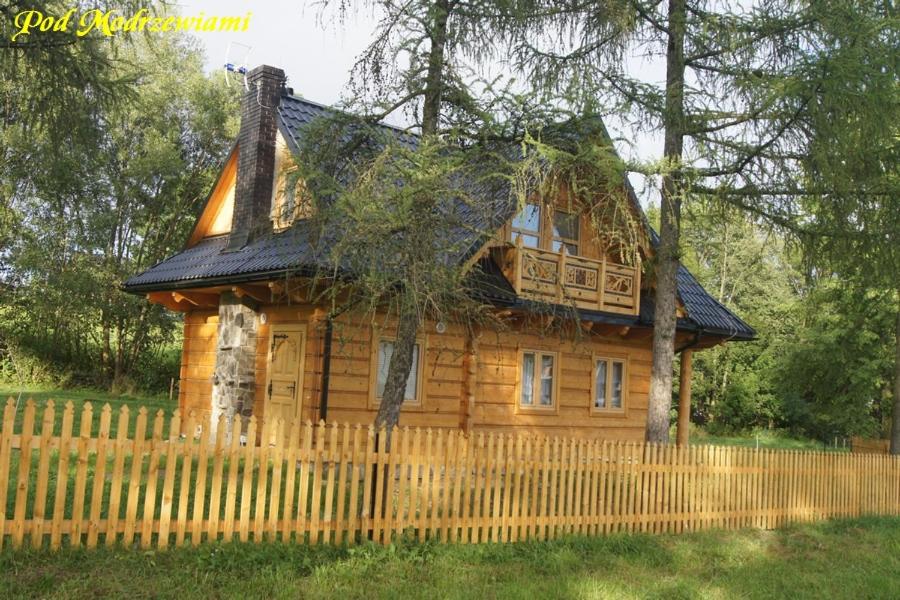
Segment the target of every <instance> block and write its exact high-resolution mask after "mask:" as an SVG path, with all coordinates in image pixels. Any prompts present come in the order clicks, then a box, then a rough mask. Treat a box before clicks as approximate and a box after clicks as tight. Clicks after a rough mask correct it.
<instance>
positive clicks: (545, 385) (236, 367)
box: [124, 66, 754, 440]
mask: <svg viewBox="0 0 900 600" xmlns="http://www.w3.org/2000/svg"><path fill="white" fill-rule="evenodd" d="M247 83H248V90H249V91H248V92H247V93H246V94H245V98H244V99H243V101H242V106H241V111H242V114H241V117H242V119H241V128H240V133H239V136H238V140H237V142H236V144H235V146H234V150H233V151H232V153H231V155H230V157H229V158H228V160H227V162H226V163H225V166H224V167H223V169H222V171H221V174H220V176H219V178H218V181H217V182H216V184H215V186H214V188H213V189H212V191H211V194H210V196H209V199H208V200H207V202H206V204H205V206H204V208H203V210H202V212H201V214H200V215H199V217H198V218H197V221H196V225H195V226H194V229H193V232H192V233H191V235H190V237H189V239H188V240H187V243H186V245H185V248H184V250H182V251H181V252H179V253H178V254H176V255H174V256H172V257H170V258H168V259H166V260H164V261H163V262H161V263H159V264H157V265H155V266H153V267H152V268H150V269H148V270H147V271H145V272H143V273H141V274H139V275H136V276H134V277H132V278H131V279H129V280H128V281H127V282H125V284H124V289H126V290H127V291H129V292H133V293H136V294H142V295H145V296H146V297H147V298H148V299H149V300H150V301H151V302H156V303H160V304H162V305H164V306H166V307H167V308H169V309H171V310H174V311H181V312H183V313H184V347H183V352H182V361H181V384H180V392H179V406H180V408H181V409H182V410H183V411H191V410H193V411H197V412H198V413H200V414H204V415H209V417H210V421H209V422H211V423H212V426H213V427H214V426H215V422H216V421H217V419H218V417H219V415H222V414H224V415H226V416H227V417H231V416H233V415H235V414H240V415H244V416H246V415H249V414H255V415H261V416H264V417H269V416H271V415H278V416H281V417H285V418H291V419H296V418H300V419H302V420H307V419H309V420H313V421H317V420H320V419H325V420H328V421H338V422H351V423H362V424H369V423H372V422H373V420H374V416H375V413H376V409H377V406H378V402H379V392H380V390H381V389H382V388H383V384H384V377H385V374H386V365H387V363H388V360H389V357H390V353H391V351H392V337H391V336H392V331H391V328H390V327H379V326H378V325H377V324H371V323H369V324H364V323H359V322H354V321H353V320H352V319H351V318H350V317H349V316H344V317H338V318H336V319H334V320H329V319H328V318H327V312H326V310H325V309H324V308H323V307H321V306H316V305H311V304H309V303H307V302H305V301H304V298H302V297H295V296H293V295H292V293H291V292H290V290H288V289H286V283H285V282H286V277H287V276H288V275H290V276H292V277H298V276H300V275H301V274H302V273H304V272H305V271H306V270H307V269H311V268H314V267H315V262H316V261H317V260H318V258H317V256H318V254H317V252H316V251H315V249H314V248H313V247H312V244H311V240H310V238H311V235H310V230H309V224H308V221H309V219H308V218H307V217H308V213H307V211H306V209H305V208H304V207H303V206H302V205H299V203H298V202H296V200H295V197H294V194H293V193H292V192H291V190H288V189H286V187H288V186H286V185H285V181H286V172H287V171H288V170H289V169H290V168H291V166H290V165H291V159H290V157H291V156H292V152H293V151H295V150H297V140H298V139H301V138H302V136H303V135H304V127H305V126H306V125H308V124H309V123H310V122H311V121H312V120H314V119H315V118H316V117H318V116H321V115H324V114H327V113H328V112H329V111H330V110H332V109H330V108H328V107H325V106H321V105H318V104H315V103H312V102H309V101H307V100H304V99H301V98H298V97H295V96H293V95H292V93H291V91H290V90H289V89H288V88H286V87H285V77H284V73H283V72H282V71H281V70H279V69H275V68H272V67H267V66H262V67H259V68H257V69H254V70H253V71H251V72H250V73H249V74H248V78H247ZM397 135H405V136H409V137H410V138H414V136H410V134H405V133H400V132H398V133H397ZM626 187H627V186H626ZM625 191H626V192H627V193H628V194H629V198H630V201H631V202H632V203H633V208H634V210H635V211H636V212H638V213H640V210H641V209H640V205H639V204H638V203H637V200H636V199H635V198H634V194H633V192H632V191H631V190H630V188H629V189H627V190H625ZM485 201H486V202H489V201H491V199H485ZM501 217H502V218H501V219H500V220H499V221H498V222H497V223H496V225H497V229H496V232H497V233H496V235H495V236H493V237H492V239H491V240H490V241H487V242H485V243H483V244H481V247H477V248H474V249H473V252H472V253H471V255H470V256H467V257H464V258H465V260H467V261H468V263H470V264H473V265H475V264H477V265H478V268H479V277H480V279H482V280H483V282H482V283H483V285H482V289H483V290H484V296H485V299H486V301H488V302H491V303H493V304H495V305H496V306H497V307H498V310H503V311H506V312H507V313H508V314H510V315H513V316H518V317H521V318H518V319H513V320H512V322H513V323H515V324H514V326H513V327H512V328H511V329H510V330H508V331H505V332H500V333H490V334H487V333H485V334H484V335H479V334H478V333H477V332H476V333H475V334H467V333H465V332H464V331H463V330H462V329H461V328H459V327H456V326H453V325H452V324H450V325H448V324H443V323H431V324H427V325H426V326H425V327H424V328H422V330H421V331H420V337H419V341H418V344H417V347H416V354H415V359H414V368H413V371H412V373H411V375H410V379H409V385H408V387H407V399H406V403H405V405H404V406H403V409H402V412H401V418H400V423H401V425H410V426H415V425H420V426H429V427H441V428H462V429H464V430H465V431H473V430H474V431H487V430H493V431H505V432H511V431H523V430H524V431H532V432H539V433H543V434H554V435H555V434H570V435H571V434H575V435H581V436H599V437H602V438H609V439H618V440H641V439H643V436H644V428H645V422H646V417H647V397H648V391H649V385H650V369H651V359H652V356H651V340H652V332H653V298H652V286H651V285H650V283H648V278H647V277H645V276H644V275H645V274H644V273H642V267H641V266H640V264H632V265H627V264H619V263H617V262H616V261H615V260H613V257H611V256H608V255H607V254H605V253H604V252H603V251H601V249H600V248H599V247H598V245H597V244H596V242H595V241H594V240H595V239H596V238H597V237H598V236H596V235H591V233H592V232H591V231H589V228H590V227H593V225H592V224H591V222H590V220H589V219H587V218H585V216H584V215H582V214H577V213H571V212H567V211H566V209H565V207H562V206H558V207H554V206H552V205H550V206H548V205H546V204H543V203H542V204H535V205H527V206H526V207H525V208H524V210H520V209H519V207H517V206H511V207H508V209H507V212H506V213H505V214H501ZM647 239H648V246H647V249H646V251H645V253H651V252H652V246H653V243H654V242H655V234H654V233H653V232H652V230H650V229H649V227H648V228H647ZM678 293H679V308H678V310H679V319H678V328H677V339H676V350H678V351H686V349H688V348H692V349H701V348H706V347H710V346H713V345H715V344H719V343H722V342H725V341H728V340H749V339H752V338H753V337H754V331H753V329H752V328H750V327H749V326H748V325H747V324H746V323H744V322H743V321H742V320H741V319H740V318H738V317H737V316H735V315H734V314H733V313H732V312H731V311H729V310H728V309H727V308H726V307H725V306H723V305H721V304H720V303H719V302H717V301H716V300H715V299H714V298H713V297H711V296H710V295H709V294H707V293H706V291H705V290H704V289H703V288H702V287H701V286H700V285H699V284H698V283H697V281H696V280H695V279H694V277H693V276H692V275H691V274H690V273H689V272H688V271H687V270H686V269H685V268H683V267H682V268H680V270H679V273H678ZM564 296H565V297H566V298H569V299H572V301H573V302H574V304H575V305H576V307H577V312H575V313H572V314H574V315H576V316H574V317H573V318H572V320H573V325H574V326H577V327H580V328H581V333H582V335H581V336H579V338H578V339H571V340H566V339H564V338H561V337H559V336H544V335H541V333H540V328H539V327H537V326H536V325H535V320H534V319H531V318H529V311H530V310H532V308H531V307H532V305H533V302H532V301H534V300H540V301H541V302H542V303H544V304H548V303H549V304H553V303H554V302H556V301H558V300H559V299H561V298H563V297H564ZM576 321H577V322H576ZM336 332H338V333H336ZM688 352H689V351H688ZM682 363H683V370H684V369H686V370H687V372H686V375H687V377H686V383H689V380H690V371H689V368H690V359H689V355H688V356H687V357H686V360H682ZM683 379H685V378H683Z"/></svg>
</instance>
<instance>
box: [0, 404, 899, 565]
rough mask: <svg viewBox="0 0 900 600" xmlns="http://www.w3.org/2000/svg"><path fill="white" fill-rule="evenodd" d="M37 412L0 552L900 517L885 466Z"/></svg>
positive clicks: (6, 453)
mask: <svg viewBox="0 0 900 600" xmlns="http://www.w3.org/2000/svg"><path fill="white" fill-rule="evenodd" d="M37 412H38V408H37V407H36V405H35V404H34V403H33V402H32V401H28V402H27V403H26V405H25V408H24V411H22V415H21V419H19V420H17V418H16V417H17V414H16V413H17V411H16V406H15V403H14V402H13V401H12V400H10V401H9V402H7V404H6V407H5V409H4V413H3V423H2V431H0V490H2V491H3V493H5V497H4V500H5V505H4V508H5V510H2V511H0V545H3V544H6V545H12V546H14V547H21V546H23V545H30V546H34V547H41V546H49V547H51V548H59V547H60V546H61V545H71V546H81V545H86V546H88V547H95V546H97V545H111V544H122V545H125V546H131V545H139V546H140V547H142V548H146V547H150V546H159V547H166V546H171V545H182V544H186V543H190V544H193V545H196V544H199V543H200V542H201V541H205V540H216V539H225V540H232V539H235V538H237V539H239V540H242V541H248V540H252V541H255V542H259V541H261V540H270V541H275V540H279V541H285V542H287V541H292V542H297V543H309V544H318V543H331V544H342V543H347V544H354V543H357V542H359V541H360V540H365V539H371V540H374V541H376V542H378V543H388V542H390V541H391V540H393V539H396V538H397V537H398V536H406V537H409V538H413V539H417V540H424V539H437V540H440V541H446V542H460V543H474V542H487V541H491V542H506V541H516V540H522V539H535V538H536V539H545V538H553V537H557V536H560V535H564V534H568V533H578V534H586V535H600V534H605V533H610V532H619V531H629V532H633V531H644V532H681V531H693V530H699V529H706V528H711V527H716V528H741V527H762V528H773V527H778V526H780V525H782V524H785V523H788V522H794V521H808V520H814V519H822V518H828V517H834V516H858V515H862V514H881V515H896V514H900V459H898V458H897V457H893V456H886V455H875V454H872V455H863V454H847V453H823V452H796V451H773V450H755V449H749V448H727V447H716V446H691V447H678V446H667V445H657V444H643V443H621V442H609V441H601V440H583V439H574V438H545V437H534V436H526V435H501V434H482V433H476V434H473V435H469V436H465V435H463V434H462V433H461V432H459V431H447V430H431V429H418V428H416V429H409V428H403V429H397V430H395V431H394V432H393V433H392V436H391V442H390V450H388V449H387V447H386V444H387V436H386V435H385V434H384V432H376V431H375V429H373V428H372V427H367V428H364V427H361V426H349V425H337V424H328V425H325V424H324V423H320V424H318V425H313V424H312V423H299V422H296V423H294V422H283V421H281V420H277V421H274V422H264V423H258V422H257V421H256V420H255V419H254V418H251V419H250V420H249V422H248V423H247V427H246V429H243V425H242V423H241V422H240V420H239V419H238V420H235V422H234V423H233V425H231V426H230V428H229V427H226V422H225V421H224V420H220V421H219V426H218V428H217V430H216V434H215V435H212V434H211V433H210V430H209V428H208V427H203V428H201V432H200V433H199V435H193V433H194V432H195V431H196V430H197V427H196V426H197V425H198V423H197V421H196V419H195V417H194V416H193V415H189V416H188V417H186V418H185V419H183V420H182V418H181V416H180V415H179V414H178V412H177V411H176V412H175V413H174V414H173V415H172V417H171V418H170V419H166V417H165V416H164V415H163V413H162V411H160V412H158V413H157V414H156V415H155V416H153V417H152V419H151V418H150V417H149V416H148V414H147V411H146V410H144V409H141V410H140V411H138V412H137V415H136V417H135V418H134V419H132V415H131V414H130V412H129V410H128V409H127V407H123V408H122V409H121V411H120V412H119V414H118V415H117V417H116V418H115V419H113V414H112V410H111V409H110V407H109V406H105V407H103V408H102V409H101V411H100V413H99V419H97V418H96V415H95V414H94V413H93V407H91V406H90V405H89V404H85V406H84V408H83V411H82V413H81V415H80V419H79V427H78V431H77V432H73V423H74V420H75V416H76V415H75V410H74V407H73V406H72V404H71V403H68V404H67V405H66V406H65V407H64V408H63V410H62V411H61V412H62V415H61V416H62V418H61V422H57V421H58V417H59V416H60V415H59V414H58V412H57V409H56V407H55V406H54V405H53V404H52V403H48V404H47V406H46V407H45V408H44V409H43V411H42V413H41V415H40V421H39V423H38V422H36V421H37V416H38V415H37ZM95 421H96V426H95ZM36 425H39V426H38V427H37V428H36V427H35V426H36ZM182 432H191V434H189V435H187V436H184V435H182ZM242 434H243V435H244V436H245V439H248V440H256V439H260V440H272V442H271V443H264V444H262V445H255V444H248V445H245V446H242V445H241V442H240V440H241V437H242Z"/></svg>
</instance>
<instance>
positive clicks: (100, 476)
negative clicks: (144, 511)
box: [87, 403, 112, 548]
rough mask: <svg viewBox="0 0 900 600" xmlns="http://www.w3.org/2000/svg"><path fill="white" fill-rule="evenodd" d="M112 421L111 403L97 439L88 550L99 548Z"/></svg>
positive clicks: (103, 414)
mask: <svg viewBox="0 0 900 600" xmlns="http://www.w3.org/2000/svg"><path fill="white" fill-rule="evenodd" d="M111 419H112V407H111V406H110V405H109V403H106V404H105V405H104V406H103V410H102V411H101V412H100V431H99V434H98V435H99V437H98V439H97V460H96V462H95V463H94V486H93V489H92V490H91V505H90V509H89V518H90V521H88V535H87V546H88V548H95V547H96V546H97V537H98V536H99V532H100V511H101V509H102V508H103V487H104V484H105V483H106V453H107V443H108V442H109V425H110V420H111Z"/></svg>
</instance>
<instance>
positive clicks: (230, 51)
mask: <svg viewBox="0 0 900 600" xmlns="http://www.w3.org/2000/svg"><path fill="white" fill-rule="evenodd" d="M251 50H252V48H251V47H250V46H247V45H246V44H240V43H238V42H228V48H227V49H226V50H225V85H227V86H229V87H231V74H232V73H238V74H240V75H241V77H242V79H243V82H244V90H245V91H249V90H250V88H249V86H248V85H247V57H249V56H250V51H251Z"/></svg>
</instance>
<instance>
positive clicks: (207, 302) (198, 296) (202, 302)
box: [172, 291, 219, 308]
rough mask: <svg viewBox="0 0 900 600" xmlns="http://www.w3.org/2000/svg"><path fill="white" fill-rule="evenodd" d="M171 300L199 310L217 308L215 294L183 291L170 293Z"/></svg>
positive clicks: (217, 303)
mask: <svg viewBox="0 0 900 600" xmlns="http://www.w3.org/2000/svg"><path fill="white" fill-rule="evenodd" d="M172 298H173V299H174V300H175V302H178V303H183V302H187V303H189V304H193V305H194V306H197V307H200V308H214V307H217V306H219V296H218V295H217V294H206V293H203V292H188V291H183V292H172Z"/></svg>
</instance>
